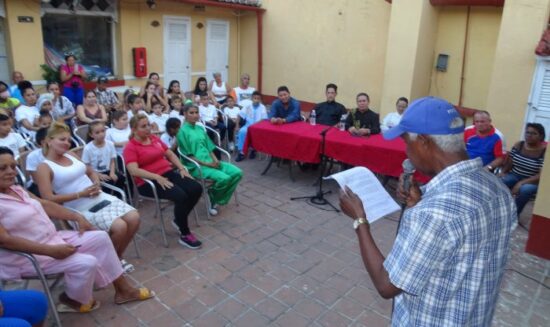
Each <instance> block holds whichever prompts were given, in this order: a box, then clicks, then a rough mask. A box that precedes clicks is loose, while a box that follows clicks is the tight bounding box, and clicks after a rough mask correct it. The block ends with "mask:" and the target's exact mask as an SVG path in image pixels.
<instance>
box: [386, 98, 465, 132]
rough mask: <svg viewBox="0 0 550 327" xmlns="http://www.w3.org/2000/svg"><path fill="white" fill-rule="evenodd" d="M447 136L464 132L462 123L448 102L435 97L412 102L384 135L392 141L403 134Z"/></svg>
mask: <svg viewBox="0 0 550 327" xmlns="http://www.w3.org/2000/svg"><path fill="white" fill-rule="evenodd" d="M407 132H409V133H417V134H425V135H449V134H458V133H462V132H464V121H463V120H462V118H460V115H459V114H458V111H456V109H455V107H454V106H453V105H452V104H450V103H449V102H448V101H446V100H443V99H441V98H436V97H424V98H420V99H417V100H414V101H413V102H412V103H411V104H410V105H409V107H408V108H407V110H406V111H405V113H404V114H403V117H401V121H400V122H399V124H398V125H397V126H395V127H393V128H391V129H389V130H387V131H386V132H385V133H384V138H385V139H386V140H393V139H394V138H396V137H398V136H401V134H403V133H407Z"/></svg>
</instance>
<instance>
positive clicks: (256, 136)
mask: <svg viewBox="0 0 550 327" xmlns="http://www.w3.org/2000/svg"><path fill="white" fill-rule="evenodd" d="M327 127H328V126H324V125H316V126H311V125H310V124H308V123H305V122H296V123H291V124H284V125H273V124H271V123H270V122H268V121H263V122H260V123H257V124H254V125H252V126H250V127H249V128H248V133H247V136H246V141H245V146H244V150H245V153H246V151H247V149H248V147H249V146H250V147H253V148H254V149H256V150H258V151H260V152H263V153H267V154H270V155H273V156H275V157H280V158H285V159H291V160H297V161H303V162H311V163H318V162H320V153H321V135H320V133H321V132H322V131H323V130H325V129H326V128H327ZM325 154H326V155H327V156H328V157H330V158H333V159H336V160H338V161H341V162H344V163H347V164H350V165H353V166H364V167H367V168H369V169H370V170H372V171H373V172H375V173H379V174H382V175H387V176H394V177H398V176H399V175H401V173H402V172H403V168H402V163H403V160H405V159H406V158H407V154H406V152H405V142H403V140H402V139H401V138H397V139H394V140H391V141H388V140H384V138H383V137H382V135H372V136H370V137H358V136H352V135H351V134H350V133H348V132H343V131H340V130H338V129H337V128H331V129H330V130H329V131H328V133H327V135H326V144H325ZM415 178H416V179H418V180H420V181H422V182H426V181H428V180H429V178H427V177H426V176H421V175H419V174H416V175H415Z"/></svg>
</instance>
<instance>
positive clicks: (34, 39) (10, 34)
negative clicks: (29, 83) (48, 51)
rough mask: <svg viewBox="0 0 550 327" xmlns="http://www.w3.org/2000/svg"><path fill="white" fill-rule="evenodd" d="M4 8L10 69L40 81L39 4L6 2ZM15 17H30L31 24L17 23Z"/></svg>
mask: <svg viewBox="0 0 550 327" xmlns="http://www.w3.org/2000/svg"><path fill="white" fill-rule="evenodd" d="M5 6H6V32H7V35H6V43H7V44H8V45H9V46H8V49H7V50H8V51H7V53H8V55H9V56H10V63H11V67H12V68H13V69H14V70H19V71H21V72H23V74H24V76H25V78H26V79H28V80H41V79H42V72H41V70H40V64H43V63H44V51H43V47H42V43H43V37H42V24H41V22H40V3H39V1H33V0H19V1H15V0H11V1H10V0H8V1H5ZM17 16H31V17H32V18H33V19H34V22H32V23H19V22H18V21H17Z"/></svg>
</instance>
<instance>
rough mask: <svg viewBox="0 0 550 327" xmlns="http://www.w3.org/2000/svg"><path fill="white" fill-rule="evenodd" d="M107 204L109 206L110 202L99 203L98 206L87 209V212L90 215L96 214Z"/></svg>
mask: <svg viewBox="0 0 550 327" xmlns="http://www.w3.org/2000/svg"><path fill="white" fill-rule="evenodd" d="M109 204H111V201H109V200H103V201H101V202H99V203H98V204H96V205H95V206H93V207H91V208H90V209H88V211H89V212H92V213H96V212H98V211H99V210H101V209H103V208H105V207H106V206H108V205H109Z"/></svg>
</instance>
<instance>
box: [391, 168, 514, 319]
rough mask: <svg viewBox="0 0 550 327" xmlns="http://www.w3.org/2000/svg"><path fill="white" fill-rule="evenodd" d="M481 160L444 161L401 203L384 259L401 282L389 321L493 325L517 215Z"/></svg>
mask: <svg viewBox="0 0 550 327" xmlns="http://www.w3.org/2000/svg"><path fill="white" fill-rule="evenodd" d="M481 163H482V162H481V158H477V159H473V160H467V161H461V162H459V163H457V164H454V165H452V166H449V167H447V168H445V169H444V170H443V171H441V172H440V173H439V174H437V175H436V176H435V177H434V178H433V179H432V180H431V181H430V182H429V183H428V184H427V185H426V187H425V190H424V193H423V195H422V199H421V200H420V201H419V202H418V203H417V204H416V205H415V206H414V207H412V208H410V209H407V210H406V211H405V214H404V216H403V218H402V225H401V228H400V230H399V234H398V235H397V238H396V240H395V243H394V246H393V248H392V250H391V252H390V254H389V255H388V257H387V258H386V260H385V261H384V267H385V269H386V271H387V272H388V274H389V278H390V280H391V282H392V284H393V285H395V286H396V287H398V288H400V289H401V290H403V292H402V293H401V294H399V295H398V296H397V297H396V298H395V305H394V312H393V317H392V325H393V326H422V327H430V326H433V327H444V326H474V327H478V326H490V324H491V320H492V317H493V313H494V310H495V304H496V300H497V295H498V290H499V286H500V281H501V279H502V275H503V273H504V267H505V265H506V261H507V258H508V253H509V245H510V234H511V231H512V229H513V228H514V227H515V222H516V221H517V215H516V206H515V203H514V200H513V198H512V196H511V195H510V191H508V188H507V187H506V186H505V185H504V184H503V183H502V182H501V181H500V180H499V179H498V178H497V177H496V176H495V175H493V174H491V173H489V172H488V171H486V170H485V169H483V166H482V164H481Z"/></svg>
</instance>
